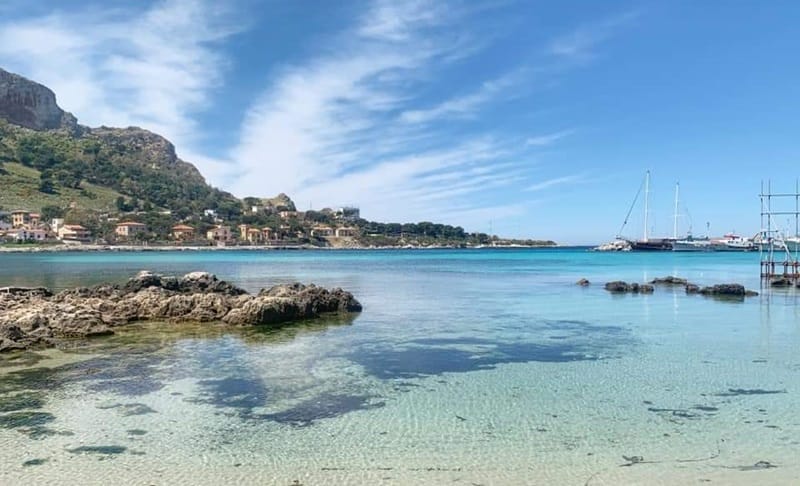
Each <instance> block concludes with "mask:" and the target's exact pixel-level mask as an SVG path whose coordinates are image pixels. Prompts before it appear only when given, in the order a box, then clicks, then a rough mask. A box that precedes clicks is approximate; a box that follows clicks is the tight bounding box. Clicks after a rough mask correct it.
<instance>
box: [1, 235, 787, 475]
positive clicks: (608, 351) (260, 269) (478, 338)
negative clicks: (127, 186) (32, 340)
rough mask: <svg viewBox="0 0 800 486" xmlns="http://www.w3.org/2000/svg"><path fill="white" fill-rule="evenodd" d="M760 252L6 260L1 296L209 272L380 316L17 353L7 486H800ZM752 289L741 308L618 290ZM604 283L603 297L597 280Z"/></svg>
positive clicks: (9, 405) (783, 328) (153, 335)
mask: <svg viewBox="0 0 800 486" xmlns="http://www.w3.org/2000/svg"><path fill="white" fill-rule="evenodd" d="M758 262H759V256H758V254H757V253H597V252H590V251H588V250H587V249H585V248H550V249H470V250H386V251H383V250H374V251H345V250H342V251H264V252H256V251H242V252H238V251H196V252H119V253H116V252H103V253H27V254H0V286H4V285H25V286H47V287H51V288H54V289H64V288H68V287H73V286H78V285H91V284H96V283H100V282H118V283H123V282H124V281H125V280H126V279H127V278H128V277H130V276H132V275H134V274H135V273H136V272H138V271H140V270H152V271H155V272H159V273H162V274H168V275H180V274H184V273H187V272H190V271H196V270H203V271H209V272H213V273H215V274H216V275H217V276H218V277H219V278H221V279H225V280H228V281H231V282H233V283H235V284H237V285H239V286H241V287H243V288H245V289H247V290H248V291H251V292H257V291H258V290H259V289H260V288H263V287H269V286H272V285H275V284H279V283H287V282H295V281H299V282H304V283H312V282H313V283H315V284H318V285H322V286H326V287H342V288H344V289H346V290H349V291H351V292H353V293H354V294H355V296H356V297H357V298H358V299H359V300H360V302H361V303H362V304H363V306H364V310H363V312H362V313H360V314H357V315H352V316H329V317H324V318H320V319H315V320H310V321H306V322H298V323H293V324H290V325H287V326H285V327H282V328H280V329H259V328H230V327H226V326H224V325H221V324H213V323H211V324H170V323H142V324H136V325H131V326H127V327H123V328H118V332H117V334H116V335H114V336H109V337H102V338H93V339H89V340H85V339H84V340H75V341H66V342H64V343H63V345H62V346H61V347H60V348H58V349H48V350H36V351H27V352H17V353H5V354H0V484H3V485H6V484H8V485H17V484H19V485H34V484H37V485H38V484H52V485H66V484H69V485H71V484H76V485H78V484H80V485H94V484H97V485H108V484H115V485H173V484H181V485H183V484H187V485H190V484H208V485H222V484H242V485H251V484H252V485H264V484H269V485H272V484H274V485H285V486H289V485H292V486H298V485H422V484H424V485H451V484H453V485H590V486H596V485H621V484H643V485H645V484H646V485H659V484H681V485H682V484H706V483H710V484H743V485H745V484H746V485H753V484H787V485H789V484H800V305H798V302H800V290H796V289H792V288H790V289H770V288H768V287H767V288H762V285H761V282H760V279H759V263H758ZM669 275H674V276H679V277H683V278H687V279H689V280H690V281H691V282H694V283H697V284H699V285H711V284H717V283H731V282H737V283H742V284H744V285H745V286H746V287H747V288H750V289H753V290H756V291H758V292H759V293H760V295H758V296H755V297H748V298H746V299H741V300H726V299H715V298H710V297H704V296H701V295H686V293H685V292H684V290H683V289H682V288H672V287H665V286H657V287H656V290H655V292H654V293H653V294H649V295H638V294H627V295H612V294H610V293H609V292H607V291H605V290H604V288H603V284H604V283H605V282H608V281H611V280H625V281H629V282H639V283H643V282H646V281H649V280H651V279H653V278H656V277H664V276H669ZM581 278H586V279H588V280H589V281H590V282H591V283H590V285H588V286H586V287H581V286H578V285H576V281H577V280H579V279H581Z"/></svg>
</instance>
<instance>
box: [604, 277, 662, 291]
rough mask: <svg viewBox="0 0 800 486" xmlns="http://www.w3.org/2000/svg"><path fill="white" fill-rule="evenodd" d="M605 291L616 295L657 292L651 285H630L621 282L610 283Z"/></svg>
mask: <svg viewBox="0 0 800 486" xmlns="http://www.w3.org/2000/svg"><path fill="white" fill-rule="evenodd" d="M605 289H606V290H608V291H609V292H611V293H614V294H625V293H632V294H652V293H653V291H654V290H655V288H654V287H653V286H652V285H650V284H638V283H635V282H634V283H628V282H623V281H620V280H617V281H614V282H608V283H607V284H606V285H605Z"/></svg>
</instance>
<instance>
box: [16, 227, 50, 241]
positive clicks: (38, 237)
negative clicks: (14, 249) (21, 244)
mask: <svg viewBox="0 0 800 486" xmlns="http://www.w3.org/2000/svg"><path fill="white" fill-rule="evenodd" d="M13 236H14V239H15V240H17V241H44V240H46V239H47V231H45V230H43V229H27V228H19V229H18V230H17V231H16V232H15V233H13Z"/></svg>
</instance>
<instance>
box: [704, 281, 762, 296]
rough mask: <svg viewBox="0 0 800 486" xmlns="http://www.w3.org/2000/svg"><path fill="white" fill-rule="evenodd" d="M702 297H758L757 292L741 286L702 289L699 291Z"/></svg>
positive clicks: (713, 286) (722, 285)
mask: <svg viewBox="0 0 800 486" xmlns="http://www.w3.org/2000/svg"><path fill="white" fill-rule="evenodd" d="M699 293H700V294H702V295H708V296H712V297H750V296H754V295H758V292H755V291H753V290H747V289H745V288H744V285H742V284H718V285H712V286H710V287H703V288H702V289H700V291H699Z"/></svg>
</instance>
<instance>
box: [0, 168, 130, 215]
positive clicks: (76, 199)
mask: <svg viewBox="0 0 800 486" xmlns="http://www.w3.org/2000/svg"><path fill="white" fill-rule="evenodd" d="M39 181H40V172H39V171H38V170H36V169H34V168H31V167H25V166H24V165H22V164H18V163H6V164H5V165H4V167H3V169H2V170H0V187H2V188H3V189H2V190H1V191H0V207H3V208H28V207H30V208H34V209H36V210H41V208H43V207H46V206H58V207H60V208H68V207H69V206H70V205H71V204H73V203H74V205H75V206H77V207H79V208H84V209H86V210H90V211H97V212H104V213H108V212H112V213H113V212H116V211H117V206H116V201H117V198H118V197H120V196H122V194H120V193H119V192H117V191H115V190H113V189H109V188H107V187H102V186H96V185H94V184H90V183H88V182H82V183H81V187H80V188H79V189H75V188H72V187H62V188H59V190H58V192H55V193H44V192H41V191H40V190H39Z"/></svg>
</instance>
